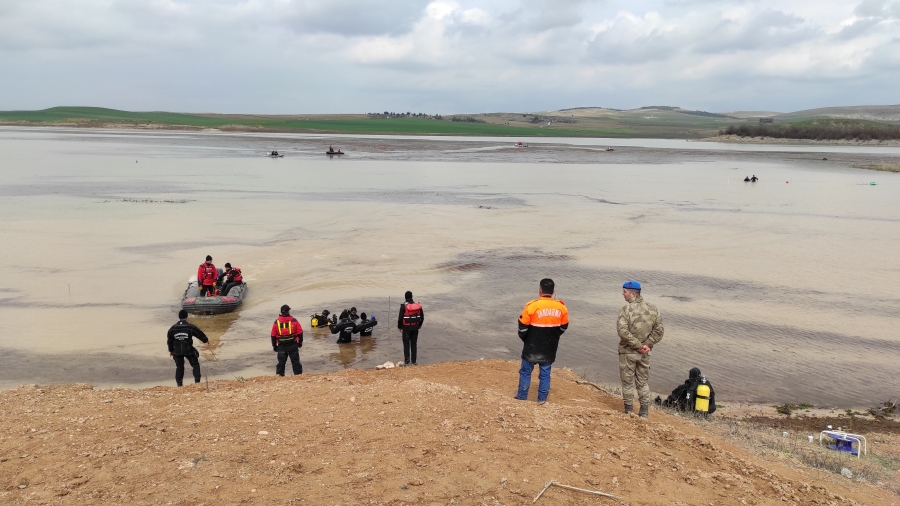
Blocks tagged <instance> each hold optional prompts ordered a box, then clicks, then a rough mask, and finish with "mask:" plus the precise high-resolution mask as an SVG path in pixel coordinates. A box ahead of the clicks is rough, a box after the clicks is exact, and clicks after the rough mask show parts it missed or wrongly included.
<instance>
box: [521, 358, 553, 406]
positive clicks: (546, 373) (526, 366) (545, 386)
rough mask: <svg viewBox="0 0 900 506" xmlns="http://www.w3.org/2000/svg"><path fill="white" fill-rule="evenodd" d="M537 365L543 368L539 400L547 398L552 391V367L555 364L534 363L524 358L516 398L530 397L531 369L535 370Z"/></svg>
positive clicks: (539, 386) (540, 375)
mask: <svg viewBox="0 0 900 506" xmlns="http://www.w3.org/2000/svg"><path fill="white" fill-rule="evenodd" d="M535 365H538V367H540V368H541V370H540V373H539V374H538V378H539V379H540V384H538V398H537V400H538V402H544V401H546V400H547V394H549V393H550V368H551V367H553V364H532V363H531V362H529V361H527V360H522V367H521V368H520V369H519V391H518V392H517V393H516V399H519V400H521V401H524V400H527V399H528V389H529V388H530V387H531V371H533V370H534V366H535Z"/></svg>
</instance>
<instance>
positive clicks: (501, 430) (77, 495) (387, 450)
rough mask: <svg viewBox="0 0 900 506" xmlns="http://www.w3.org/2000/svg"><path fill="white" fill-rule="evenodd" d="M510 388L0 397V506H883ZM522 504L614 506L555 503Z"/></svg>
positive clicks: (842, 484) (504, 367)
mask: <svg viewBox="0 0 900 506" xmlns="http://www.w3.org/2000/svg"><path fill="white" fill-rule="evenodd" d="M516 371H517V364H515V363H511V362H505V361H495V360H485V361H476V362H455V363H443V364H436V365H431V366H419V367H414V368H402V369H392V370H385V371H374V370H368V371H362V370H347V371H343V372H340V373H335V374H326V375H304V376H298V377H294V378H286V379H284V378H274V377H265V378H255V379H251V380H249V381H246V382H233V381H219V382H214V383H210V384H209V385H208V388H209V391H207V385H206V384H203V383H201V384H199V385H194V386H191V387H186V388H182V389H176V388H169V387H157V388H152V389H148V390H129V389H113V390H94V389H92V388H91V387H90V386H87V385H64V386H46V387H37V386H28V387H20V388H17V389H14V390H8V391H4V392H0V504H126V503H129V504H156V503H161V504H191V505H199V504H361V503H367V504H530V503H531V501H532V499H533V498H534V497H535V496H536V495H537V494H538V492H539V491H540V490H541V489H542V488H543V486H544V484H546V483H547V482H548V481H549V480H551V479H555V480H558V481H559V482H561V483H564V484H568V485H573V486H576V487H582V488H587V489H595V490H602V491H604V492H607V493H611V494H615V495H617V496H619V497H621V498H622V501H623V503H625V504H632V505H641V504H658V505H673V504H674V505H688V504H690V505H694V504H696V505H704V506H706V505H725V504H727V505H731V504H753V505H764V504H779V505H780V504H798V505H813V504H817V505H825V504H831V505H838V504H891V502H892V500H893V499H892V496H891V494H890V493H889V492H888V491H885V490H883V489H878V488H875V487H872V486H868V485H865V484H861V483H856V482H853V481H851V480H847V479H844V478H841V477H840V476H836V475H832V474H826V473H823V472H820V471H812V470H806V469H791V468H788V467H786V466H784V465H782V464H779V463H772V462H769V461H766V460H764V459H761V458H759V457H755V456H752V455H750V454H748V453H746V452H744V451H743V450H740V449H738V448H737V447H734V446H732V445H730V444H729V443H727V442H725V441H724V440H722V439H719V438H717V437H715V436H712V435H711V434H710V433H708V432H706V431H704V430H703V429H702V425H703V424H698V423H696V422H693V423H691V422H687V421H685V420H683V419H681V418H678V417H673V416H670V415H667V414H665V413H662V412H659V411H655V410H654V411H652V412H651V419H650V421H649V422H648V421H644V420H641V419H638V418H636V417H634V416H633V415H623V414H620V413H619V409H620V404H621V401H620V400H619V399H617V398H615V397H612V396H609V395H606V394H604V393H602V392H599V391H597V390H595V389H593V388H591V387H590V386H587V385H582V384H577V383H576V381H575V380H576V378H575V376H574V375H573V374H572V373H570V372H569V371H565V370H555V371H554V374H553V384H552V388H551V394H550V402H548V403H547V404H545V405H540V406H539V405H537V403H535V402H523V401H516V400H514V399H513V398H512V395H513V392H514V390H515V384H516V381H517V374H516ZM534 387H536V385H534ZM534 389H535V388H533V389H532V390H534ZM534 394H535V392H534V391H532V397H533V396H534ZM538 504H539V505H540V504H543V505H545V506H550V505H554V504H558V505H560V504H591V505H594V504H613V503H612V502H611V500H610V499H607V498H601V497H596V496H590V495H587V494H583V493H581V492H576V491H569V490H563V489H560V488H555V487H554V488H551V489H549V490H548V491H547V492H545V493H544V495H543V496H542V497H541V498H540V500H539V501H538Z"/></svg>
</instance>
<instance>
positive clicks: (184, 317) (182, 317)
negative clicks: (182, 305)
mask: <svg viewBox="0 0 900 506" xmlns="http://www.w3.org/2000/svg"><path fill="white" fill-rule="evenodd" d="M187 316H188V315H187V311H185V310H184V309H182V310H181V311H179V312H178V319H179V320H187Z"/></svg>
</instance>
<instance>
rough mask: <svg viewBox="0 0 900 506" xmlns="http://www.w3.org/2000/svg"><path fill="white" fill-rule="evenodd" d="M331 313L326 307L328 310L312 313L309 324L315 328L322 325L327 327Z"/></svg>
mask: <svg viewBox="0 0 900 506" xmlns="http://www.w3.org/2000/svg"><path fill="white" fill-rule="evenodd" d="M329 314H331V313H329V312H328V310H327V309H326V310H324V311H322V312H321V313H316V314H314V315H310V317H309V324H310V325H311V326H312V328H314V329H315V328H320V327H327V326H328V323H329V322H328V315H329Z"/></svg>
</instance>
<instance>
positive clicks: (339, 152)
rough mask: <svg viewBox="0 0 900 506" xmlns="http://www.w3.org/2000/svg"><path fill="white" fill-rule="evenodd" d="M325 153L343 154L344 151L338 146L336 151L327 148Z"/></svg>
mask: <svg viewBox="0 0 900 506" xmlns="http://www.w3.org/2000/svg"><path fill="white" fill-rule="evenodd" d="M325 154H326V155H343V154H344V152H343V151H341V150H340V148H338V150H337V151H334V150H331V149H329V150H328V151H326V152H325Z"/></svg>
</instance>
